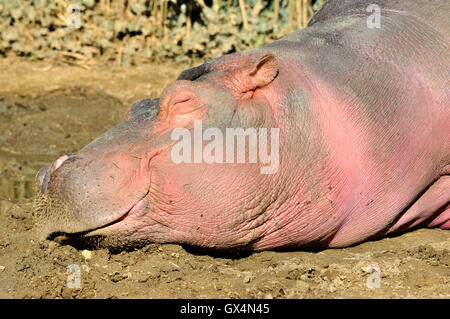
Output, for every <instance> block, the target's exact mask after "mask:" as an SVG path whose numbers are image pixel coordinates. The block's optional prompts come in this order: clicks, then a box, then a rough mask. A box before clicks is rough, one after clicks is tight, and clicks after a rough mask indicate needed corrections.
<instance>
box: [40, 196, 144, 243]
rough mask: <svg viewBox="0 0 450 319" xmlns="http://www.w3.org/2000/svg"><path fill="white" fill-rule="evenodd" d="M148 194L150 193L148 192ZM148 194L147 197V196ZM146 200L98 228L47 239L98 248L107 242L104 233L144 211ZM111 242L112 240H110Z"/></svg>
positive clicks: (55, 235)
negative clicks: (102, 242) (130, 216)
mask: <svg viewBox="0 0 450 319" xmlns="http://www.w3.org/2000/svg"><path fill="white" fill-rule="evenodd" d="M147 194H148V192H147ZM147 194H146V195H147ZM145 203H146V199H145V196H144V197H143V198H142V199H141V200H139V201H138V202H137V203H136V204H134V205H133V207H131V208H130V209H129V210H128V211H127V212H126V213H125V214H123V215H122V216H121V217H119V218H117V219H115V220H113V221H111V222H109V223H107V224H105V225H102V226H99V227H96V228H92V229H88V230H85V231H81V232H73V233H71V232H52V233H50V234H48V236H47V238H46V239H49V240H54V241H56V242H59V243H63V244H70V245H73V246H75V247H76V246H79V245H82V246H86V245H89V244H90V243H92V244H93V246H98V245H99V244H100V241H101V240H105V239H106V237H104V235H103V233H108V232H109V231H110V230H112V229H113V228H115V227H116V228H117V227H119V228H120V227H121V224H122V223H123V222H124V221H125V220H126V218H127V217H128V216H129V215H130V214H135V213H136V214H138V213H139V212H140V211H142V210H143V209H144V207H145ZM108 239H110V240H111V238H108Z"/></svg>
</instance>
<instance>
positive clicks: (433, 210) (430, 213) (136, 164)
mask: <svg viewBox="0 0 450 319" xmlns="http://www.w3.org/2000/svg"><path fill="white" fill-rule="evenodd" d="M337 2H339V1H332V0H329V2H327V5H326V6H325V7H324V9H323V10H322V11H321V12H319V14H318V15H317V16H316V17H315V18H314V19H313V21H312V23H311V24H310V26H309V27H308V28H307V29H306V30H303V31H302V32H298V33H294V34H292V35H290V36H288V37H286V38H284V39H282V40H280V41H277V42H274V43H273V44H270V45H268V46H265V47H263V48H260V49H255V50H252V51H248V52H245V53H238V54H232V55H228V56H224V57H222V58H219V59H216V60H213V61H211V62H208V63H207V64H205V65H204V66H200V67H198V68H196V69H195V71H192V73H191V74H190V73H189V71H185V72H183V74H182V79H181V80H178V81H176V82H174V83H172V84H170V85H169V86H167V87H166V89H165V90H164V92H163V93H162V95H161V98H160V103H159V112H157V113H156V112H154V113H155V114H153V113H152V116H150V115H149V114H150V113H145V112H144V111H142V110H140V111H139V112H137V113H136V114H133V112H131V113H132V114H131V117H130V119H129V120H128V121H127V122H125V123H123V124H121V125H120V126H118V127H116V128H113V129H112V130H110V131H108V132H106V133H105V134H104V135H102V136H101V137H100V138H98V139H97V140H95V141H93V142H92V143H91V144H89V145H88V146H87V147H85V148H84V149H83V150H81V151H80V152H79V153H77V154H76V156H75V157H69V158H70V159H69V160H65V161H62V160H61V161H60V162H61V163H58V164H60V166H58V168H57V169H56V170H54V171H52V172H49V174H51V176H50V177H49V178H48V187H46V188H47V191H46V192H43V193H42V194H41V197H40V198H39V199H38V200H37V202H38V203H40V204H39V205H38V210H39V211H40V212H41V216H42V217H41V219H42V222H41V223H42V225H43V226H42V229H43V236H44V237H46V236H48V235H49V234H51V233H54V232H66V233H73V232H80V231H89V232H88V233H87V234H84V235H85V236H99V235H101V236H105V238H106V239H105V240H104V241H103V242H102V245H105V246H114V245H124V244H133V243H136V242H141V241H145V242H161V243H163V242H175V243H184V244H188V245H194V246H199V247H205V248H214V249H233V248H239V249H246V250H264V249H272V248H279V247H293V248H299V247H345V246H348V245H352V244H355V243H358V242H361V241H363V240H367V239H374V238H379V237H382V236H385V235H387V234H392V233H398V232H403V231H406V230H409V229H412V228H415V227H441V228H442V229H449V228H450V221H449V220H450V210H449V206H448V205H449V200H450V185H449V184H450V181H449V179H448V174H449V171H450V169H449V167H450V131H449V128H450V116H449V105H450V102H449V96H448V90H447V88H448V86H449V82H448V79H447V78H445V77H444V74H443V73H444V72H442V70H445V69H448V68H449V65H450V62H449V60H450V58H449V54H448V52H449V50H448V40H446V38H445V37H444V35H443V34H442V33H441V32H440V30H445V25H444V27H442V24H443V23H445V22H443V21H444V20H442V19H440V17H439V16H437V18H435V19H434V20H433V16H429V17H427V18H428V19H429V20H428V21H429V23H430V24H429V25H424V24H423V23H422V22H421V19H418V18H417V15H418V14H420V12H416V11H414V10H415V2H414V1H411V2H410V3H411V11H410V12H411V13H410V14H409V13H408V14H404V13H403V12H404V10H407V8H405V6H404V5H403V7H402V3H401V2H398V1H385V2H384V5H385V6H387V7H388V9H389V10H387V9H386V11H385V12H384V13H383V20H382V23H383V27H382V28H381V29H374V30H369V29H367V27H366V25H365V21H366V20H365V19H366V15H365V13H364V14H362V15H361V14H356V15H351V14H348V16H347V15H345V14H344V13H343V16H342V17H341V18H339V16H338V17H336V15H333V19H334V20H333V21H331V22H330V21H329V19H330V18H327V8H331V9H333V8H334V6H335V4H336V3H337ZM363 2H364V1H361V3H362V5H363ZM358 3H360V2H358ZM436 3H438V4H439V5H442V6H445V5H446V4H445V2H439V1H436ZM346 5H347V4H346ZM389 6H391V7H389ZM401 8H403V9H404V10H403V11H401V12H402V13H401V14H400V13H398V12H399V9H401ZM363 9H365V7H364V6H362V7H361V10H362V11H361V12H365V11H364V10H363ZM333 10H335V11H336V10H341V9H340V8H334V9H333ZM427 12H428V11H426V12H425V13H424V15H425V16H426V15H427ZM433 23H434V24H433ZM418 61H420V63H418ZM149 107H150V106H149ZM151 107H155V104H154V103H153V104H152V106H151ZM194 120H202V124H203V129H204V130H205V129H207V128H208V127H215V128H220V129H221V130H222V132H225V129H226V128H229V127H242V128H244V129H245V128H250V127H253V128H274V127H276V128H279V129H280V140H279V142H280V147H279V149H280V156H279V158H280V164H279V169H278V171H277V172H276V173H275V174H273V175H264V174H260V168H261V165H262V164H261V163H253V164H252V163H245V164H239V163H236V164H229V163H221V164H218V163H213V164H205V163H200V164H195V163H192V164H187V163H181V164H176V163H174V162H173V161H172V160H171V157H170V156H171V155H170V150H171V147H172V146H173V145H174V144H175V143H176V141H173V140H171V138H170V134H171V132H172V130H173V129H174V128H180V127H185V128H188V129H190V130H192V129H193V123H194ZM118 167H119V169H118ZM111 176H112V178H111ZM41 177H42V176H41ZM42 179H44V178H42Z"/></svg>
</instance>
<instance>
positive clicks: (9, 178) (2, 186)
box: [0, 151, 55, 201]
mask: <svg viewBox="0 0 450 319" xmlns="http://www.w3.org/2000/svg"><path fill="white" fill-rule="evenodd" d="M54 160H55V156H54V155H42V154H40V155H12V154H8V153H5V152H1V151H0V199H6V200H9V201H20V200H23V199H26V198H31V197H33V194H34V183H35V177H36V174H37V172H38V171H39V169H40V168H41V167H43V166H45V165H47V164H49V163H51V162H53V161H54Z"/></svg>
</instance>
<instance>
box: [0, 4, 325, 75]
mask: <svg viewBox="0 0 450 319" xmlns="http://www.w3.org/2000/svg"><path fill="white" fill-rule="evenodd" d="M324 1H325V0H0V55H2V56H6V55H9V54H15V55H18V56H23V57H26V58H28V59H32V60H33V59H49V58H51V59H60V60H63V61H65V62H68V63H72V64H78V65H80V66H84V67H88V66H89V64H91V63H93V62H94V61H99V60H100V61H105V62H106V61H112V62H113V63H116V64H117V65H132V64H136V63H141V62H144V61H145V62H148V61H156V62H157V61H159V60H161V59H173V60H175V61H186V60H191V59H196V58H211V57H218V56H221V55H223V54H226V53H231V52H235V51H241V50H244V49H246V48H248V47H256V46H261V45H263V44H265V43H268V42H271V41H273V40H276V39H279V38H281V37H283V36H284V35H286V34H288V33H290V32H292V31H293V30H294V29H299V28H303V27H305V26H306V24H307V22H308V20H309V19H310V17H311V16H312V15H313V14H314V12H315V11H317V10H318V9H319V8H320V7H321V5H322V4H323V2H324ZM77 9H78V10H79V12H76V10H77ZM77 17H78V18H77ZM78 26H79V27H78Z"/></svg>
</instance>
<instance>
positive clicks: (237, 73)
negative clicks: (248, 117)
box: [224, 53, 278, 97]
mask: <svg viewBox="0 0 450 319" xmlns="http://www.w3.org/2000/svg"><path fill="white" fill-rule="evenodd" d="M277 75H278V62H277V59H276V58H275V56H274V55H273V54H270V53H269V54H267V53H266V54H263V55H261V56H259V57H257V58H256V59H253V60H251V61H250V62H248V63H246V64H244V65H243V66H241V67H238V68H236V69H234V70H233V71H231V72H230V73H229V74H227V75H226V76H225V77H226V78H225V79H224V83H225V85H226V86H227V87H228V88H229V89H230V90H231V91H232V93H235V94H236V95H237V96H239V97H251V96H252V94H250V95H249V94H246V93H250V92H252V91H255V90H256V89H257V88H261V87H264V86H266V85H268V84H269V83H270V82H272V81H273V79H275V77H276V76H277Z"/></svg>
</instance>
